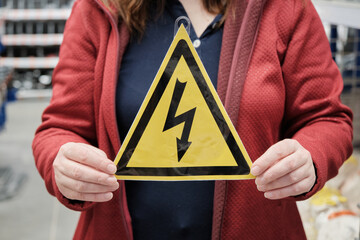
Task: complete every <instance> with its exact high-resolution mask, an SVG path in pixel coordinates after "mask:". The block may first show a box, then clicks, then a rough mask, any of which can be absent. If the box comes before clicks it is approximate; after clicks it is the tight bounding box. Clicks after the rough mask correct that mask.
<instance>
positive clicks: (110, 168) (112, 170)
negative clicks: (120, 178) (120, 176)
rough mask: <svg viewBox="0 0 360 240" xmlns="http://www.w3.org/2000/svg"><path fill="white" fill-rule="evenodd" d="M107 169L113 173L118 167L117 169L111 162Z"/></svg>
mask: <svg viewBox="0 0 360 240" xmlns="http://www.w3.org/2000/svg"><path fill="white" fill-rule="evenodd" d="M107 170H109V172H111V173H115V172H116V170H117V169H116V166H115V165H114V164H109V165H108V166H107Z"/></svg>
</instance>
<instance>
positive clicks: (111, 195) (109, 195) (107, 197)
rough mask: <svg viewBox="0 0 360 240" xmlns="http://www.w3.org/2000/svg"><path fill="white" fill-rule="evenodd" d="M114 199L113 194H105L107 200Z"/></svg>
mask: <svg viewBox="0 0 360 240" xmlns="http://www.w3.org/2000/svg"><path fill="white" fill-rule="evenodd" d="M112 197H113V194H112V193H105V194H104V198H105V199H108V200H110V199H112Z"/></svg>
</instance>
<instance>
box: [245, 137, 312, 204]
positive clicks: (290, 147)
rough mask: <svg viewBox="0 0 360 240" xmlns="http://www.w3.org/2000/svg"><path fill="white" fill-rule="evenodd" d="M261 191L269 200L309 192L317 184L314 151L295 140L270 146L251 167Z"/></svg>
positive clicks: (283, 141) (287, 140)
mask: <svg viewBox="0 0 360 240" xmlns="http://www.w3.org/2000/svg"><path fill="white" fill-rule="evenodd" d="M251 173H252V174H253V175H254V176H256V180H255V183H256V185H257V188H258V190H259V191H262V192H264V193H265V194H264V196H265V197H266V198H268V199H281V198H285V197H289V196H296V195H299V194H302V193H306V192H308V191H310V189H311V188H312V187H313V185H314V184H315V180H316V175H315V168H314V164H313V161H312V158H311V154H310V153H309V151H307V150H306V149H305V148H303V147H302V146H301V145H300V143H299V142H298V141H296V140H292V139H285V140H282V141H280V142H278V143H276V144H274V145H273V146H271V147H270V148H269V149H268V150H267V151H266V152H265V153H264V154H263V155H262V156H261V157H259V158H258V159H257V160H256V161H255V162H254V164H253V165H252V168H251Z"/></svg>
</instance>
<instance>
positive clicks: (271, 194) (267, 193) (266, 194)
mask: <svg viewBox="0 0 360 240" xmlns="http://www.w3.org/2000/svg"><path fill="white" fill-rule="evenodd" d="M264 197H266V198H273V197H274V194H273V193H271V192H266V193H264Z"/></svg>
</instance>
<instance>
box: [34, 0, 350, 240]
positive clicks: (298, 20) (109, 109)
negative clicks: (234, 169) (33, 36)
mask: <svg viewBox="0 0 360 240" xmlns="http://www.w3.org/2000/svg"><path fill="white" fill-rule="evenodd" d="M232 8H233V9H234V11H230V14H229V17H228V19H227V20H226V22H225V26H224V33H223V44H222V48H221V56H220V66H219V75H218V86H217V89H218V93H219V96H220V98H221V99H222V101H223V103H224V105H225V107H226V109H227V111H228V113H229V115H230V118H231V119H232V121H233V122H234V125H235V127H236V129H237V131H238V133H239V135H240V137H241V139H242V141H243V143H244V145H245V147H246V149H247V151H248V153H249V155H250V157H251V159H252V160H256V159H257V158H258V157H259V156H260V155H261V154H262V153H264V152H265V150H266V149H267V148H269V147H270V146H271V145H272V144H274V143H276V142H277V141H279V140H281V139H283V138H293V139H296V140H298V141H299V142H300V144H301V145H302V146H303V147H305V148H306V149H307V150H309V151H310V153H311V155H312V158H313V161H314V164H315V167H316V172H317V181H316V184H315V186H314V187H313V189H312V190H311V192H309V193H307V194H305V195H302V196H298V197H294V198H287V199H283V200H267V199H265V198H264V196H263V194H262V193H261V192H259V191H258V190H257V189H256V186H255V183H254V180H245V181H217V182H216V187H215V196H214V216H213V239H305V234H304V230H303V227H302V224H301V220H300V217H299V213H298V210H297V208H296V204H295V200H302V199H305V198H308V197H310V196H311V195H313V194H314V193H315V192H316V191H318V190H319V189H321V187H323V185H324V184H325V182H326V181H327V180H328V179H329V178H332V177H334V176H335V175H336V174H337V171H338V168H339V167H340V166H341V164H342V163H343V161H344V160H345V159H346V158H347V157H348V156H349V155H350V154H351V151H352V144H351V140H352V124H351V120H352V113H351V111H350V109H349V108H347V107H345V106H344V105H342V104H341V103H340V100H339V96H340V93H341V91H342V79H341V76H340V73H339V71H338V69H337V67H336V64H335V63H334V62H333V61H332V58H331V52H330V49H329V44H328V40H327V38H326V36H325V33H324V31H323V27H322V24H321V21H320V20H319V17H318V15H317V13H316V11H315V9H314V7H313V5H312V4H311V2H310V1H309V0H303V1H299V0H268V1H267V2H265V0H249V1H248V2H246V1H244V0H235V1H234V5H233V6H232ZM255 39H256V40H255ZM128 40H129V33H128V31H127V30H126V27H125V26H124V24H121V23H120V24H119V26H118V23H117V21H116V20H115V18H114V17H113V16H112V15H111V13H110V12H108V11H107V10H106V9H105V7H104V6H103V5H102V4H101V3H99V0H78V1H77V2H75V4H74V7H73V12H72V14H71V16H70V18H69V20H68V21H67V23H66V28H65V33H64V40H63V44H62V46H61V49H60V61H59V63H58V65H57V67H56V69H55V70H54V75H53V97H52V100H51V102H50V105H49V107H48V108H47V109H46V110H45V111H44V114H43V123H42V124H41V126H40V127H39V128H38V130H37V132H36V136H35V139H34V142H33V151H34V156H35V161H36V166H37V168H38V170H39V172H40V174H41V176H42V177H43V178H44V180H45V184H46V187H47V189H48V191H49V192H50V193H51V194H52V195H55V196H56V197H57V198H58V199H59V201H60V202H61V203H62V204H64V205H65V206H67V207H68V208H70V209H74V210H79V211H82V213H81V217H80V220H79V224H78V226H77V229H76V233H75V237H74V238H75V239H132V230H131V219H130V215H129V212H128V209H127V203H126V196H125V191H124V184H123V182H121V184H120V188H119V190H118V191H117V192H116V193H115V194H114V198H113V199H112V200H111V201H109V202H106V203H92V202H81V201H71V200H68V199H66V198H65V197H64V196H63V195H62V194H61V193H60V192H59V190H58V188H57V186H56V184H55V181H54V171H53V168H52V162H53V160H54V158H55V156H56V154H57V151H58V150H59V148H60V146H61V145H62V144H64V143H66V142H83V143H89V144H92V145H94V146H97V147H99V148H101V149H102V150H104V151H105V152H106V153H107V155H108V157H109V158H110V159H114V158H115V155H116V153H117V151H118V150H119V148H120V140H119V135H118V129H117V124H116V116H115V89H116V81H117V78H118V72H119V67H120V63H121V58H122V55H123V53H124V50H125V48H126V45H127V43H128ZM150 51H151V50H150Z"/></svg>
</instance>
